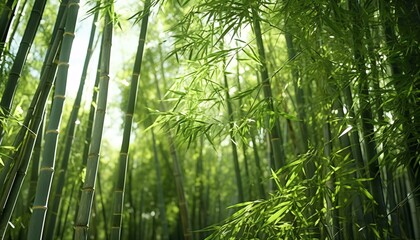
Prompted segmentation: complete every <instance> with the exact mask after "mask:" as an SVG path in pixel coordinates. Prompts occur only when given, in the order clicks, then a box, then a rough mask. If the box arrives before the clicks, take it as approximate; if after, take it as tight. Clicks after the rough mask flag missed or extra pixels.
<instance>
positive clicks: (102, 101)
mask: <svg viewBox="0 0 420 240" xmlns="http://www.w3.org/2000/svg"><path fill="white" fill-rule="evenodd" d="M106 4H108V5H109V7H110V8H112V1H110V0H108V1H106ZM111 14H112V12H111V9H108V8H106V9H105V18H104V31H103V44H102V46H101V48H102V52H103V56H102V58H101V59H100V62H101V67H100V74H101V78H100V82H99V96H98V104H97V109H96V115H95V122H94V123H93V133H92V142H91V145H90V148H89V157H88V159H87V166H86V176H85V179H84V184H83V187H82V194H81V197H80V202H79V209H78V212H77V217H76V222H75V226H74V238H75V239H88V236H89V233H88V230H89V221H90V215H91V212H92V203H93V196H94V192H95V184H96V178H97V172H98V167H99V154H100V147H101V141H102V133H103V127H104V120H105V111H106V105H107V99H108V83H109V66H110V59H111V45H112V32H113V25H112V21H111Z"/></svg>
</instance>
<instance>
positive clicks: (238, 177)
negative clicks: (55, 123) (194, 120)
mask: <svg viewBox="0 0 420 240" xmlns="http://www.w3.org/2000/svg"><path fill="white" fill-rule="evenodd" d="M224 65H225V64H224ZM225 67H226V66H223V69H224V68H225ZM223 83H224V86H225V96H226V105H227V110H228V112H227V113H228V119H229V136H230V145H231V148H232V160H233V167H234V170H235V177H236V188H237V191H238V202H243V201H244V200H245V197H244V191H243V186H242V177H241V169H240V167H239V157H238V149H237V147H236V139H235V136H234V135H233V128H234V125H233V123H234V119H233V108H232V103H231V100H230V95H229V84H228V79H227V75H226V73H225V72H224V73H223Z"/></svg>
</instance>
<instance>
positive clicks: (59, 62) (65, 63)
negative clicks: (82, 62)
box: [57, 61, 69, 66]
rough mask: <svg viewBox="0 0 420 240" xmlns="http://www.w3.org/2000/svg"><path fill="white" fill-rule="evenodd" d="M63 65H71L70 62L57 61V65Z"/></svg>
mask: <svg viewBox="0 0 420 240" xmlns="http://www.w3.org/2000/svg"><path fill="white" fill-rule="evenodd" d="M61 65H65V66H69V63H68V62H61V61H57V66H61Z"/></svg>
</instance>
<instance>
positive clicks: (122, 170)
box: [111, 0, 150, 239]
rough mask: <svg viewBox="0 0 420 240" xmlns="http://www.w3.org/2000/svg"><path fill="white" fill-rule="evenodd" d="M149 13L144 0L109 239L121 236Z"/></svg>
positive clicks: (147, 1) (147, 3)
mask: <svg viewBox="0 0 420 240" xmlns="http://www.w3.org/2000/svg"><path fill="white" fill-rule="evenodd" d="M149 13H150V0H146V1H145V3H144V15H143V19H142V23H141V29H140V35H139V39H138V46H137V53H136V59H135V61H134V67H133V73H132V75H131V85H130V95H129V100H128V105H127V109H126V113H125V120H124V130H123V139H122V143H121V150H120V158H119V161H118V180H117V184H116V186H115V190H114V199H113V217H112V218H111V219H112V223H111V224H112V226H111V239H120V238H121V227H122V214H123V206H124V191H125V183H126V175H127V166H128V163H127V162H128V150H129V147H130V136H131V126H132V124H133V115H134V109H135V107H136V102H137V91H138V84H139V76H140V72H141V66H142V60H143V52H144V47H145V41H146V33H147V25H148V20H149Z"/></svg>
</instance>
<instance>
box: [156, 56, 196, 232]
mask: <svg viewBox="0 0 420 240" xmlns="http://www.w3.org/2000/svg"><path fill="white" fill-rule="evenodd" d="M160 50H161V49H160ZM150 59H151V61H153V59H152V58H150ZM161 67H163V65H161ZM161 73H162V80H163V81H164V83H163V85H164V86H165V85H166V83H165V82H166V81H165V79H166V78H165V73H164V71H163V70H162V69H161ZM157 80H158V79H157V78H156V79H155V87H156V92H157V96H158V99H162V98H161V93H160V89H159V84H158V82H157ZM160 108H161V109H162V110H163V111H165V106H164V104H163V102H162V101H161V102H160ZM167 131H168V135H167V139H168V142H169V151H170V155H171V157H172V166H173V167H172V173H173V176H174V180H175V186H176V193H177V198H178V206H179V215H180V219H181V222H180V223H181V227H182V233H183V235H184V240H191V239H193V236H192V233H191V223H190V220H189V214H188V203H187V201H186V198H185V190H184V182H183V179H182V178H183V177H182V168H181V164H180V161H179V158H178V153H177V149H176V146H175V140H174V138H173V135H172V132H171V130H170V129H168V130H167Z"/></svg>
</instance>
